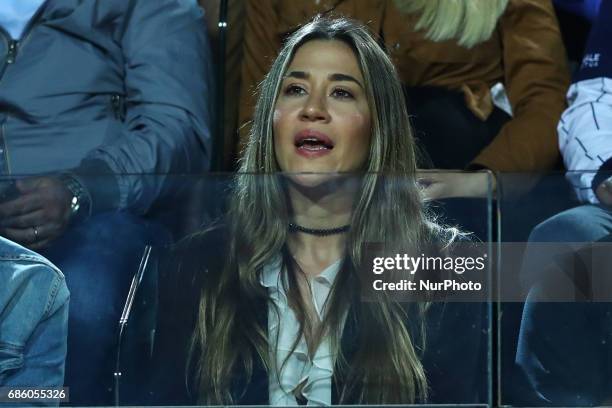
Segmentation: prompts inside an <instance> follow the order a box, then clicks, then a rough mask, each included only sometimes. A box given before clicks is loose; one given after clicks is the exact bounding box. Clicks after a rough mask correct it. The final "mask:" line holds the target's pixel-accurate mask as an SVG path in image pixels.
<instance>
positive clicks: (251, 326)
mask: <svg viewBox="0 0 612 408" xmlns="http://www.w3.org/2000/svg"><path fill="white" fill-rule="evenodd" d="M315 39H325V40H338V41H343V42H345V43H346V44H348V45H349V46H350V47H351V48H352V50H353V51H354V53H355V56H356V58H357V60H358V63H359V66H360V68H361V70H362V74H363V77H364V81H365V85H366V95H367V99H368V103H369V106H370V112H371V117H372V129H371V131H372V137H371V143H370V153H369V158H368V161H367V163H366V172H365V173H364V174H362V175H361V177H362V182H361V189H360V191H359V193H358V194H357V198H356V201H355V203H354V205H353V211H352V219H351V226H352V227H351V230H350V232H349V233H348V235H347V250H346V257H345V260H344V262H343V264H342V266H341V268H340V271H339V273H338V276H337V278H336V281H335V283H334V285H333V287H332V289H331V292H330V295H329V299H328V304H327V307H326V310H327V312H326V315H325V317H324V320H323V322H322V327H323V330H322V332H324V333H325V335H326V336H328V338H329V339H330V344H331V346H332V350H333V351H334V352H335V355H337V356H338V357H337V361H336V369H335V370H334V378H335V380H336V381H337V382H338V383H341V384H343V387H342V388H340V390H339V396H340V401H339V402H340V403H343V402H344V403H346V402H349V401H350V402H356V403H413V402H419V401H425V400H426V397H427V380H426V376H425V372H424V369H423V366H422V364H421V361H420V354H421V352H422V351H423V348H424V332H423V330H417V332H418V333H416V332H414V330H412V331H411V329H410V328H409V327H417V328H420V329H422V328H423V327H424V326H423V324H422V322H423V321H422V316H423V313H424V310H425V308H426V305H425V304H420V303H413V304H412V305H411V306H410V307H406V306H405V305H402V304H399V303H397V302H394V301H392V300H390V299H389V298H387V297H386V296H385V295H380V299H378V301H376V302H359V297H360V293H362V290H363V289H362V288H360V285H359V278H358V277H357V276H356V274H357V272H356V271H357V270H359V267H360V265H361V263H362V262H363V261H362V258H363V253H362V247H363V244H364V243H367V242H377V243H383V244H384V245H385V247H387V248H391V247H393V246H398V245H415V244H418V243H422V242H427V241H430V240H432V237H433V236H434V235H435V234H436V229H437V227H436V226H435V225H434V224H433V223H431V222H430V221H429V220H428V218H427V216H426V214H425V209H424V207H423V204H422V200H421V199H420V195H419V192H418V189H417V185H416V179H415V171H416V159H415V152H414V140H413V135H412V131H411V127H410V122H409V119H408V115H407V113H406V107H405V103H404V97H403V94H402V88H401V85H400V81H399V79H398V77H397V73H396V71H395V69H394V67H393V64H392V63H391V61H390V59H389V58H388V57H387V55H386V54H385V53H384V51H383V50H382V49H381V48H380V46H379V45H378V44H377V42H376V41H375V40H374V39H373V38H372V36H371V35H370V34H369V33H368V32H367V30H366V29H365V28H364V27H363V26H362V25H360V24H358V23H355V22H352V21H350V20H347V19H327V18H316V19H315V20H313V21H312V22H311V23H309V24H307V25H305V26H304V27H302V28H301V29H299V30H298V31H297V32H295V33H294V34H293V35H291V36H290V37H289V38H288V40H287V42H286V43H285V45H284V47H283V48H282V50H281V51H280V54H279V55H278V57H277V58H276V60H275V62H274V64H273V65H272V67H271V69H270V72H269V73H268V75H267V76H266V77H265V79H264V80H263V82H262V83H261V84H260V87H259V98H258V102H257V105H256V108H255V115H254V121H253V126H252V128H251V133H250V139H249V143H248V145H247V148H246V151H245V154H244V156H243V158H242V161H241V165H240V170H239V173H238V174H237V175H236V178H235V186H234V190H233V193H232V196H231V200H230V209H229V213H228V216H227V221H228V223H229V234H230V242H229V256H228V258H227V262H226V267H225V269H224V270H223V271H221V273H220V274H219V279H218V280H215V282H214V283H213V284H211V285H208V286H206V287H205V289H204V290H203V293H202V297H201V301H200V311H199V319H198V326H197V328H196V333H195V336H194V347H193V350H195V352H194V353H193V355H194V359H195V364H196V367H197V369H198V391H199V402H200V403H202V404H232V403H236V396H235V395H232V393H231V391H232V390H231V389H230V387H231V385H232V384H231V378H232V373H233V372H235V370H237V369H238V370H240V369H242V370H244V372H245V373H246V376H247V378H250V377H251V375H252V373H253V367H254V363H255V361H256V360H259V361H260V362H261V363H262V365H263V366H264V367H265V368H266V369H267V370H268V372H270V370H272V369H274V363H273V357H272V356H270V344H269V339H270V336H269V335H268V328H267V327H262V324H261V323H260V322H259V321H260V319H258V314H260V313H261V310H254V309H255V308H254V307H250V305H251V306H252V305H253V304H254V302H262V303H263V304H266V305H268V307H270V306H271V305H273V302H272V301H271V299H270V298H269V295H268V293H267V292H266V290H264V288H263V287H262V285H261V284H260V277H261V272H262V269H263V267H264V265H266V264H267V263H269V262H271V261H272V260H273V259H274V258H275V257H277V256H278V255H279V254H286V253H287V247H286V242H287V224H288V222H289V221H290V205H289V203H288V198H287V194H286V190H285V188H284V185H283V178H282V177H281V176H280V175H278V174H277V173H278V172H279V171H280V169H279V167H278V164H277V162H276V158H275V152H274V143H273V127H272V120H273V111H274V106H275V104H276V99H277V96H278V94H279V90H280V86H281V82H282V79H283V75H284V73H285V72H286V70H287V68H288V66H289V64H290V63H291V60H292V58H293V56H294V54H295V52H296V51H297V49H298V48H299V47H300V46H302V45H303V44H305V43H306V42H308V41H311V40H315ZM285 260H286V257H285ZM283 267H284V270H286V271H289V272H291V265H288V264H287V262H285V264H284V266H283ZM289 274H290V273H289ZM290 285H291V283H290ZM293 289H295V287H294V288H293ZM291 290H292V288H291V287H290V288H289V292H291ZM294 293H295V290H294ZM356 300H357V301H356ZM293 306H294V310H295V312H296V316H297V317H298V321H299V322H300V333H299V334H300V336H301V335H303V334H304V328H305V326H306V324H307V322H306V321H305V319H304V316H306V313H305V310H304V308H305V306H304V304H303V301H301V300H300V299H299V296H298V299H294V304H293ZM351 307H353V309H352V310H353V311H354V312H355V313H354V314H353V315H352V316H354V317H355V318H356V319H357V320H358V322H357V323H358V325H359V328H360V330H359V335H358V338H356V339H355V344H356V345H357V350H356V352H355V353H354V358H353V359H352V360H351V361H350V362H348V361H347V360H346V358H345V356H344V354H343V350H342V349H341V347H340V338H341V333H342V323H343V317H344V316H346V315H347V312H348V311H349V310H351ZM413 309H414V310H413ZM277 313H278V310H277ZM410 319H412V320H411V321H410V323H411V324H410V325H409V324H408V323H407V322H408V321H409V320H410ZM372 336H375V338H373V337H372ZM298 338H299V336H298ZM374 342H375V345H373V343H374Z"/></svg>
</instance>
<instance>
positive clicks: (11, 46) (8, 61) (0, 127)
mask: <svg viewBox="0 0 612 408" xmlns="http://www.w3.org/2000/svg"><path fill="white" fill-rule="evenodd" d="M47 3H49V0H44V1H43V3H42V4H41V5H40V7H38V10H36V13H34V15H33V16H32V18H31V19H30V21H28V24H27V25H26V27H25V30H24V31H23V34H22V35H21V40H19V41H17V40H13V38H12V37H11V36H10V35H9V33H8V32H6V30H4V28H3V27H0V38H2V40H3V41H4V42H6V46H7V53H6V57H5V58H4V62H3V63H2V67H1V68H0V82H2V79H3V78H4V74H5V73H6V69H7V68H8V66H9V65H12V64H14V63H15V61H16V60H17V53H18V51H19V49H20V48H23V46H24V45H25V43H26V42H27V40H28V39H29V38H30V34H31V33H32V29H33V28H34V26H35V24H36V23H38V20H39V19H40V16H41V15H42V13H43V11H44V9H45V8H46V7H47ZM7 120H8V116H7V117H5V118H4V120H3V121H2V123H0V148H1V149H2V150H3V151H2V155H3V156H4V166H3V168H2V172H3V173H4V174H11V165H10V162H9V154H8V145H7V143H6V121H7Z"/></svg>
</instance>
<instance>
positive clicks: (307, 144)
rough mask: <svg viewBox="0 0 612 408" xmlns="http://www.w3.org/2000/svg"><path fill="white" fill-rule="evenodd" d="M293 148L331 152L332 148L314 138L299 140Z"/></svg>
mask: <svg viewBox="0 0 612 408" xmlns="http://www.w3.org/2000/svg"><path fill="white" fill-rule="evenodd" d="M295 147H297V148H298V149H304V150H315V151H316V150H331V149H333V148H334V146H333V145H332V144H330V143H327V142H325V141H323V140H320V139H317V138H314V137H309V138H306V139H301V140H298V141H297V142H296V143H295Z"/></svg>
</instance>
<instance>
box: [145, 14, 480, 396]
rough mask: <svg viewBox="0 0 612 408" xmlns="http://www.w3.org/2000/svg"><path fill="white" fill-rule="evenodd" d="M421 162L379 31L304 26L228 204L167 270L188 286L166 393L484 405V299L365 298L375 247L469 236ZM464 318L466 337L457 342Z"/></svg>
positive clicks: (181, 291) (159, 390)
mask: <svg viewBox="0 0 612 408" xmlns="http://www.w3.org/2000/svg"><path fill="white" fill-rule="evenodd" d="M415 172H416V159H415V153H414V141H413V137H412V132H411V127H410V122H409V119H408V116H407V113H406V109H405V105H404V97H403V95H402V89H401V85H400V82H399V80H398V77H397V74H396V72H395V69H394V67H393V64H392V63H391V61H390V59H389V58H388V57H387V55H386V54H385V52H384V51H383V50H382V49H381V48H380V46H379V45H378V44H377V42H376V41H375V40H374V39H373V38H372V36H371V35H370V34H369V33H368V31H367V30H366V29H365V28H364V27H363V26H361V25H359V24H357V23H355V22H352V21H350V20H346V19H336V20H332V19H326V18H318V19H315V20H314V21H312V22H311V23H309V24H307V25H305V26H304V27H303V28H301V29H300V30H298V31H297V32H296V33H294V34H293V35H292V36H291V37H290V38H289V39H288V41H287V42H286V44H285V45H284V47H283V49H282V50H281V52H280V54H279V56H278V58H277V59H276V60H275V62H274V64H273V65H272V68H271V70H270V72H269V73H268V75H267V76H266V78H265V79H264V81H263V82H262V83H261V85H260V96H259V100H258V103H257V107H256V110H255V117H254V125H253V127H252V129H251V134H250V141H249V143H248V147H247V149H246V152H245V155H244V157H243V159H242V162H241V166H240V171H239V173H238V174H237V175H236V177H235V182H234V185H233V189H232V192H231V194H230V197H229V211H228V214H227V216H226V217H225V219H224V221H223V223H221V224H220V225H217V227H215V228H211V229H208V230H207V231H204V232H202V233H200V234H197V235H196V236H193V237H191V238H190V239H188V240H187V241H185V242H183V243H182V244H181V245H179V247H178V248H177V249H176V251H175V253H174V254H173V257H172V259H171V260H170V261H168V262H166V263H165V266H164V267H162V269H160V270H162V271H165V272H164V273H166V277H168V278H171V279H172V282H173V284H172V287H170V288H169V289H167V290H166V291H165V294H162V295H160V305H162V306H160V308H159V312H158V329H157V339H156V345H155V347H156V349H157V350H158V351H157V352H156V353H157V356H158V357H157V358H158V361H157V362H156V368H155V370H153V371H156V372H157V374H156V375H158V377H159V378H158V380H159V384H163V385H156V386H154V387H152V388H151V393H152V395H153V400H154V402H156V403H165V404H180V403H194V402H197V403H199V404H215V405H216V404H250V405H257V404H263V405H285V406H286V405H296V404H309V405H329V404H349V403H377V404H382V403H418V402H425V401H437V402H443V401H446V402H474V401H475V399H476V398H477V397H476V395H477V391H475V390H476V389H478V388H479V383H478V380H477V378H476V377H477V375H476V373H477V372H479V370H480V368H481V366H480V365H479V364H480V363H479V362H480V358H481V357H482V356H481V355H480V354H479V351H480V344H481V343H480V342H481V340H482V335H481V334H482V332H481V328H482V327H481V326H480V325H481V317H482V316H481V314H480V306H479V305H475V304H470V305H465V306H461V307H458V308H452V307H449V308H448V310H447V311H443V308H442V307H438V306H439V305H437V306H436V305H434V306H432V305H430V303H429V302H427V301H422V302H411V303H400V302H397V300H396V299H395V300H394V299H393V296H391V295H390V294H388V293H385V292H380V293H376V294H373V295H372V296H373V297H372V298H370V299H369V301H364V294H365V292H366V288H364V287H363V285H362V283H361V282H362V280H361V278H360V276H359V271H360V270H361V268H362V267H363V266H364V265H363V264H364V259H365V253H364V252H365V249H364V248H365V247H366V244H368V243H377V244H379V245H381V246H382V248H384V250H385V251H387V252H390V253H395V252H397V251H399V250H400V249H401V248H405V247H408V246H411V247H421V246H424V245H427V244H432V243H433V244H436V243H439V244H440V245H443V246H444V245H447V244H448V243H449V242H451V241H453V240H454V239H456V237H457V236H458V235H459V233H458V232H457V231H456V230H453V229H445V228H442V227H440V226H438V225H436V224H435V223H434V222H433V221H432V220H430V219H429V217H428V215H427V213H426V210H425V208H424V205H423V202H422V199H421V196H420V193H419V191H418V188H417V183H416V177H415ZM168 271H170V272H168ZM163 305H167V306H163ZM168 305H169V306H168ZM432 322H433V323H432ZM431 324H433V325H434V326H435V330H433V331H431V330H429V326H431ZM463 325H465V327H467V328H469V330H470V332H469V333H468V332H464V333H465V336H466V338H465V339H464V340H461V342H462V344H460V343H458V342H457V340H455V341H454V342H453V343H447V341H448V339H446V337H445V336H446V334H450V333H451V332H448V333H446V332H444V330H446V329H449V330H451V331H452V332H453V333H452V335H453V336H454V335H456V334H457V332H458V331H460V330H461V329H460V328H461V327H463ZM441 327H444V328H445V329H441ZM187 339H188V340H187ZM438 342H439V344H438ZM430 347H432V348H431V349H430ZM456 347H460V348H462V350H461V351H460V352H459V351H458V350H457V352H456V353H455V352H452V351H451V350H452V349H454V348H456ZM160 350H161V351H160ZM164 350H171V351H170V352H168V353H167V352H165V351H164ZM430 350H431V351H430ZM162 354H163V356H161V355H162ZM435 356H442V360H444V358H447V361H442V360H436V357H435ZM444 356H446V357H444ZM428 364H429V366H427V365H428ZM172 373H174V375H173V374H172ZM461 373H463V374H461ZM470 375H472V377H473V378H465V377H466V376H467V377H469V376H470ZM457 381H459V384H457Z"/></svg>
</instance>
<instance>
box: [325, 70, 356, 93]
mask: <svg viewBox="0 0 612 408" xmlns="http://www.w3.org/2000/svg"><path fill="white" fill-rule="evenodd" d="M328 78H329V80H330V81H350V82H354V83H356V84H357V85H359V87H360V88H361V89H363V85H361V82H359V81H358V80H357V79H356V78H355V77H352V76H350V75H347V74H340V73H336V74H331V75H330V76H329V77H328Z"/></svg>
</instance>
